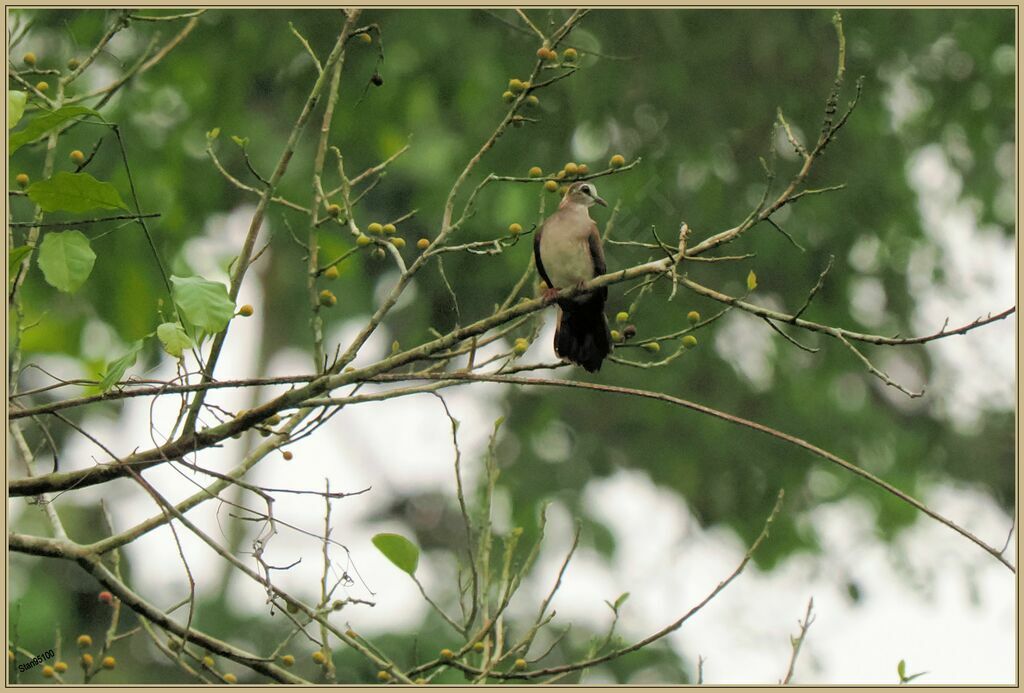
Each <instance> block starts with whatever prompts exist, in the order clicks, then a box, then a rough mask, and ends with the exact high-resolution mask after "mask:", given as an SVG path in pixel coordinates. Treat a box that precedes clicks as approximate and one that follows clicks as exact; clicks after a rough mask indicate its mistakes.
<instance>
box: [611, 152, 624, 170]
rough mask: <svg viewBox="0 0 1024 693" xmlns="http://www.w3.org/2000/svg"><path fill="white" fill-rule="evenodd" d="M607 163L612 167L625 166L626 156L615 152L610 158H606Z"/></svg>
mask: <svg viewBox="0 0 1024 693" xmlns="http://www.w3.org/2000/svg"><path fill="white" fill-rule="evenodd" d="M608 165H609V166H611V167H612V168H619V167H620V166H625V165H626V157H624V156H622V155H621V154H616V155H614V156H613V157H612V158H611V159H609V160H608Z"/></svg>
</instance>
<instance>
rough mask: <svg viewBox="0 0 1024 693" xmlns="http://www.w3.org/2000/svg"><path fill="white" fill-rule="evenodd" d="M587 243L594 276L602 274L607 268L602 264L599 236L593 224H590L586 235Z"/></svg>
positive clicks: (602, 254) (601, 248)
mask: <svg viewBox="0 0 1024 693" xmlns="http://www.w3.org/2000/svg"><path fill="white" fill-rule="evenodd" d="M587 243H588V245H590V257H591V259H593V261H594V276H595V277H596V276H597V275H599V274H604V273H605V272H607V271H608V266H607V265H606V264H605V262H604V248H603V247H602V244H601V234H600V233H599V232H598V230H597V224H596V223H595V222H590V233H588V234H587Z"/></svg>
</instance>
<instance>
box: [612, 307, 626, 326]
mask: <svg viewBox="0 0 1024 693" xmlns="http://www.w3.org/2000/svg"><path fill="white" fill-rule="evenodd" d="M628 320H629V313H627V312H626V311H624V310H620V311H619V312H618V313H616V314H615V322H617V323H619V324H620V325H622V324H623V323H625V322H626V321H628Z"/></svg>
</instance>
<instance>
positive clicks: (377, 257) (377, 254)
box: [371, 248, 387, 260]
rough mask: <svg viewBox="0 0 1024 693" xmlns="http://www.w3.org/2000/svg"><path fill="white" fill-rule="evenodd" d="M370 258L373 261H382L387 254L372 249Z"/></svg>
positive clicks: (379, 249) (378, 249) (381, 250)
mask: <svg viewBox="0 0 1024 693" xmlns="http://www.w3.org/2000/svg"><path fill="white" fill-rule="evenodd" d="M371 256H372V257H373V259H374V260H383V259H384V258H386V257H387V253H385V252H384V249H383V248H374V249H373V253H372V254H371Z"/></svg>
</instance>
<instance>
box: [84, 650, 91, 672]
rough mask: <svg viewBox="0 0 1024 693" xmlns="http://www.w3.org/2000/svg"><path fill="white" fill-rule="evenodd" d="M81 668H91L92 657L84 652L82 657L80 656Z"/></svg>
mask: <svg viewBox="0 0 1024 693" xmlns="http://www.w3.org/2000/svg"><path fill="white" fill-rule="evenodd" d="M82 668H83V669H90V668H92V655H91V654H89V653H88V652H86V653H85V654H84V655H82Z"/></svg>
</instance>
